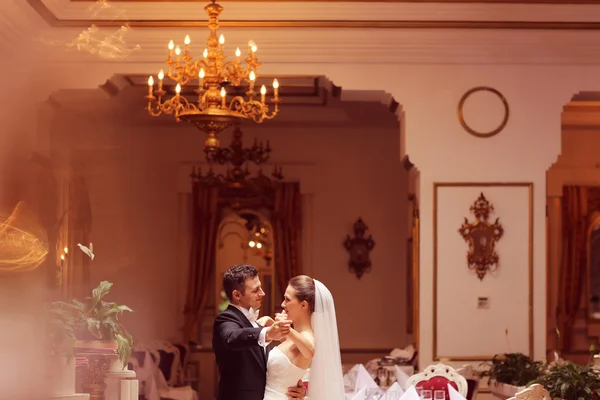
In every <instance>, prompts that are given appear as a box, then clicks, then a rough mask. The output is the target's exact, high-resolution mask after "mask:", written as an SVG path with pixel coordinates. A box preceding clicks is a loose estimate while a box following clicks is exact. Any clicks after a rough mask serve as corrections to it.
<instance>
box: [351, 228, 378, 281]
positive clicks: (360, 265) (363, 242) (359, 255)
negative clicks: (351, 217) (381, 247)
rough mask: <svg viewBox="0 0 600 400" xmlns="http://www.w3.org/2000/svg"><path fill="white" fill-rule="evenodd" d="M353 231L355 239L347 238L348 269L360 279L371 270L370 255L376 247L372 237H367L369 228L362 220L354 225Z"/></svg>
mask: <svg viewBox="0 0 600 400" xmlns="http://www.w3.org/2000/svg"><path fill="white" fill-rule="evenodd" d="M353 229H354V237H350V235H348V236H346V240H345V241H344V247H345V248H346V250H348V253H350V260H349V261H348V268H350V270H351V271H353V272H354V274H355V275H356V277H357V278H358V279H360V278H362V276H363V275H364V273H365V272H369V271H370V270H371V258H370V257H369V254H370V253H371V250H373V248H374V247H375V241H374V240H373V237H372V236H371V235H369V236H368V237H365V235H366V232H367V230H368V229H369V227H368V226H367V224H365V223H364V222H363V220H362V218H358V220H357V221H356V222H355V223H354V228H353Z"/></svg>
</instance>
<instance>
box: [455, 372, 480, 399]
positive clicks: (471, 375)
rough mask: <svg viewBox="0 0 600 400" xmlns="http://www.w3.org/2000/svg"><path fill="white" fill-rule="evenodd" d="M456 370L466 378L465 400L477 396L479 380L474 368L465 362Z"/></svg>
mask: <svg viewBox="0 0 600 400" xmlns="http://www.w3.org/2000/svg"><path fill="white" fill-rule="evenodd" d="M456 372H458V373H459V374H461V375H462V376H464V377H465V379H466V380H467V389H468V390H467V395H466V396H465V398H466V399H467V400H473V399H476V398H477V393H478V392H479V380H480V375H479V374H478V373H477V371H475V368H473V366H472V365H471V364H465V365H463V366H462V367H461V368H459V369H457V370H456Z"/></svg>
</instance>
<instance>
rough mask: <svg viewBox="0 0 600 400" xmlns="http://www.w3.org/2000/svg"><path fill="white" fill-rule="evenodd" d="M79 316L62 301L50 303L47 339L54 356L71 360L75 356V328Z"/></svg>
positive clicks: (47, 312) (49, 350) (50, 352)
mask: <svg viewBox="0 0 600 400" xmlns="http://www.w3.org/2000/svg"><path fill="white" fill-rule="evenodd" d="M76 326H77V318H76V317H75V316H74V314H73V312H71V310H69V309H65V308H64V307H63V306H62V304H61V302H55V303H51V304H49V305H48V308H47V309H46V340H47V343H48V352H49V355H50V356H52V357H65V358H66V361H70V360H72V359H73V358H74V357H75V349H74V345H75V329H76Z"/></svg>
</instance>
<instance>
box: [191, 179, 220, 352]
mask: <svg viewBox="0 0 600 400" xmlns="http://www.w3.org/2000/svg"><path fill="white" fill-rule="evenodd" d="M218 201H219V191H218V188H216V187H215V186H210V185H207V184H205V183H202V182H198V181H194V182H193V184H192V224H191V225H192V234H191V241H192V242H191V245H190V266H189V275H188V289H187V296H186V305H185V308H184V311H183V312H184V330H183V331H184V340H185V341H186V342H188V341H197V340H198V325H199V322H200V321H202V314H203V313H204V309H205V308H206V304H207V302H208V298H209V296H210V293H211V285H212V284H213V282H214V272H215V259H216V247H215V246H216V245H215V243H216V240H217V229H218V226H219V206H218Z"/></svg>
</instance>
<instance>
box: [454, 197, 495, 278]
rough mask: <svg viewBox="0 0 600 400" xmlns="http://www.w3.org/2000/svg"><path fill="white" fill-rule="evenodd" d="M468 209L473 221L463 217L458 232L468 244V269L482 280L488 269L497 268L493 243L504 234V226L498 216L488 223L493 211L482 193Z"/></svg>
mask: <svg viewBox="0 0 600 400" xmlns="http://www.w3.org/2000/svg"><path fill="white" fill-rule="evenodd" d="M470 210H471V212H472V213H473V214H474V215H475V221H473V222H469V221H468V220H467V218H465V221H464V222H463V224H462V226H461V227H460V228H459V230H458V232H459V233H460V235H461V236H462V237H463V239H465V242H467V243H468V245H469V250H468V252H467V265H468V266H469V269H471V270H474V271H475V272H476V273H477V277H478V278H479V279H480V280H483V278H484V277H485V275H486V274H487V272H488V271H491V272H493V271H495V270H496V269H497V268H498V262H499V256H498V253H496V249H495V245H496V243H497V242H498V240H500V238H501V237H502V235H503V234H504V228H503V227H502V225H501V224H500V222H499V220H500V219H499V218H496V220H495V221H494V223H493V224H490V222H489V218H490V214H491V213H492V212H493V211H494V206H493V205H492V204H491V203H490V202H489V201H488V200H487V199H486V198H485V196H484V195H483V193H481V194H480V195H479V198H477V200H475V202H474V203H473V205H472V206H471V208H470Z"/></svg>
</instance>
